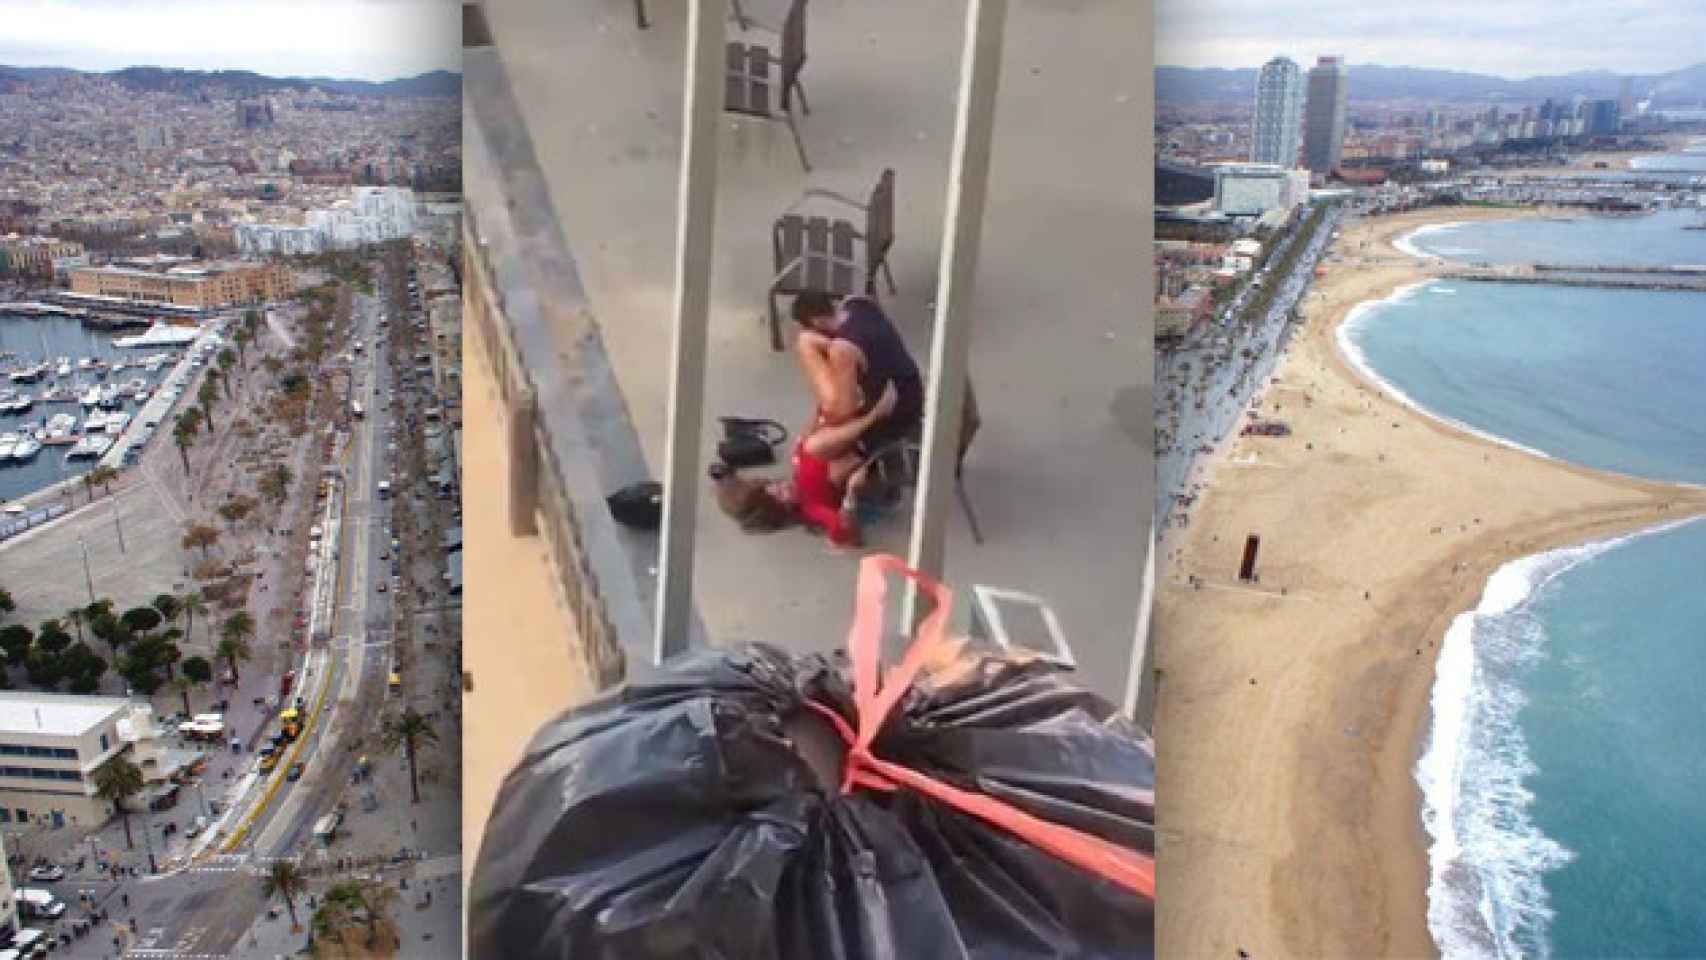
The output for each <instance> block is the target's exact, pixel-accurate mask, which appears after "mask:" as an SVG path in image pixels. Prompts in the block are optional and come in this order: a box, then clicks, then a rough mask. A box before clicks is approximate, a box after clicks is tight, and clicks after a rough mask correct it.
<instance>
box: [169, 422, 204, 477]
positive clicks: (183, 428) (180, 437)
mask: <svg viewBox="0 0 1706 960" xmlns="http://www.w3.org/2000/svg"><path fill="white" fill-rule="evenodd" d="M200 429H201V428H200V427H198V426H196V424H195V421H193V420H191V419H189V413H187V412H186V413H185V414H183V415H182V416H180V417H178V422H177V423H176V424H174V425H173V426H172V442H173V443H175V444H177V447H178V456H180V457H182V458H183V460H184V472H185V473H189V472H190V447H191V446H192V445H194V443H195V435H196V433H197V432H198V431H199V430H200Z"/></svg>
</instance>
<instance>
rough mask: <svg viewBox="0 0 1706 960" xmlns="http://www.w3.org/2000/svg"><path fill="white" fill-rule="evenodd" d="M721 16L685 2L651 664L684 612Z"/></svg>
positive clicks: (689, 599) (681, 644) (724, 8)
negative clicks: (684, 59)
mask: <svg viewBox="0 0 1706 960" xmlns="http://www.w3.org/2000/svg"><path fill="white" fill-rule="evenodd" d="M727 14H728V0H691V6H690V8H689V13H688V18H687V38H688V39H687V74H686V80H685V83H686V96H685V102H684V106H683V110H682V138H681V183H680V189H679V201H678V207H677V217H676V244H675V332H674V351H673V355H672V356H671V359H670V377H669V434H668V436H669V439H668V452H667V454H666V459H665V461H664V493H663V496H664V506H663V540H662V544H661V546H660V548H659V551H660V552H659V557H658V601H657V611H656V616H655V624H656V633H655V634H654V635H653V638H652V640H653V642H652V657H653V660H654V661H655V662H659V663H661V662H663V660H665V659H666V658H668V657H670V656H672V655H674V654H676V653H680V652H681V651H682V650H684V649H685V648H686V646H687V642H688V630H689V629H690V625H691V622H692V617H693V535H694V529H693V527H694V520H695V513H696V512H697V510H696V508H697V506H698V496H699V430H700V425H701V421H702V420H703V416H702V414H703V408H704V403H705V341H706V326H707V320H708V316H709V312H710V300H711V229H712V225H713V223H714V222H715V218H716V191H717V117H718V115H719V114H720V113H721V112H722V96H723V19H724V17H726V16H727Z"/></svg>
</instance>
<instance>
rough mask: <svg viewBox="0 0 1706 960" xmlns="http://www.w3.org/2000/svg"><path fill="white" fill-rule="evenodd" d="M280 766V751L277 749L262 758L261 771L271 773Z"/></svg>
mask: <svg viewBox="0 0 1706 960" xmlns="http://www.w3.org/2000/svg"><path fill="white" fill-rule="evenodd" d="M277 767H278V752H277V751H276V750H275V751H273V752H272V753H269V754H267V755H266V756H264V757H262V758H261V772H262V773H271V772H273V770H275V769H276V768H277Z"/></svg>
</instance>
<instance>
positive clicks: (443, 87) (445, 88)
mask: <svg viewBox="0 0 1706 960" xmlns="http://www.w3.org/2000/svg"><path fill="white" fill-rule="evenodd" d="M86 72H87V71H79V70H69V69H66V68H64V67H8V66H4V65H0V86H6V85H15V84H17V83H19V82H28V81H30V80H34V79H44V78H50V77H58V76H65V75H67V74H75V73H86ZM92 75H94V76H106V77H110V78H111V79H113V80H114V81H116V82H118V83H120V84H123V85H124V86H126V87H128V88H130V89H132V90H144V91H151V92H158V93H178V94H195V93H212V92H216V91H217V92H221V93H224V94H227V95H235V96H240V97H253V96H259V95H261V94H265V93H268V92H271V91H276V90H298V91H306V90H308V89H310V88H313V87H319V88H320V89H322V90H326V91H328V92H332V93H341V94H346V95H349V96H357V97H459V96H461V95H462V75H461V74H459V73H451V72H450V71H448V70H434V71H432V72H431V73H423V74H420V75H418V76H413V77H403V78H400V79H396V80H382V81H374V80H336V79H332V78H328V77H309V78H304V77H268V76H264V75H262V74H259V73H253V72H251V71H248V70H180V69H177V68H175V67H126V68H125V69H123V70H114V71H111V72H109V73H105V74H92Z"/></svg>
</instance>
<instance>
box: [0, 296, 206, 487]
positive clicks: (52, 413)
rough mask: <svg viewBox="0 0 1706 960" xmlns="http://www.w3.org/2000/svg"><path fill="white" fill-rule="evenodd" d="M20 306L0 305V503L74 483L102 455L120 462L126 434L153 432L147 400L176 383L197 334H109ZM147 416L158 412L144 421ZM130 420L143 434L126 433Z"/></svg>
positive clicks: (156, 328) (187, 330) (179, 329)
mask: <svg viewBox="0 0 1706 960" xmlns="http://www.w3.org/2000/svg"><path fill="white" fill-rule="evenodd" d="M20 306H28V304H18V303H8V304H5V305H4V306H0V373H4V374H5V376H4V377H3V378H0V499H4V500H6V501H11V500H15V499H17V498H19V497H22V496H26V495H28V494H30V493H33V492H36V491H38V490H41V489H43V488H45V487H49V486H52V485H54V484H57V483H60V482H63V481H65V480H70V479H74V478H76V477H78V476H81V475H82V474H84V473H86V472H88V471H89V470H91V469H93V468H94V467H95V466H96V465H97V464H99V463H101V462H103V458H110V457H118V458H121V459H122V457H123V455H124V448H125V447H128V446H129V443H128V442H125V443H124V444H123V446H120V444H121V442H122V441H121V438H123V437H124V436H125V433H126V431H127V430H128V431H130V432H131V433H133V434H138V435H147V434H151V433H152V428H153V427H156V426H158V421H159V419H160V418H161V417H163V416H164V415H165V414H164V412H163V408H161V407H157V406H154V405H151V404H150V401H151V400H154V399H156V397H157V395H158V394H159V393H160V391H161V390H162V388H163V385H165V384H166V382H167V381H168V380H169V379H171V378H173V377H174V376H177V377H178V379H179V382H180V384H181V382H182V380H183V377H184V375H181V374H176V373H175V371H176V368H177V365H178V364H179V362H180V361H182V360H183V359H184V358H185V356H186V348H188V347H189V346H190V345H191V344H192V343H193V341H194V340H195V339H196V338H197V337H198V336H201V335H202V331H201V330H198V329H197V328H195V327H190V326H185V325H182V324H181V323H167V322H158V321H157V322H155V323H153V324H151V325H150V326H149V327H148V328H147V330H146V331H144V332H141V333H132V334H130V335H127V336H117V337H115V336H114V335H113V333H112V332H110V331H107V330H102V329H94V328H91V327H90V326H88V325H87V324H85V323H84V322H83V320H82V318H80V317H78V316H75V315H66V313H65V312H64V311H63V310H60V309H55V308H52V305H38V306H42V307H46V309H26V310H19V309H18V308H19V307H20ZM180 392H181V386H180ZM161 399H162V400H163V401H169V400H170V399H171V398H166V397H163V398H161ZM145 409H149V410H150V411H157V412H151V413H150V414H149V415H148V416H147V417H144V416H143V415H142V414H143V411H144V410H145ZM150 419H152V420H154V421H155V422H153V423H149V422H147V421H148V420H150ZM138 420H142V421H144V422H143V424H142V429H141V430H134V429H132V427H133V425H135V424H136V421H138ZM115 462H116V461H115Z"/></svg>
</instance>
